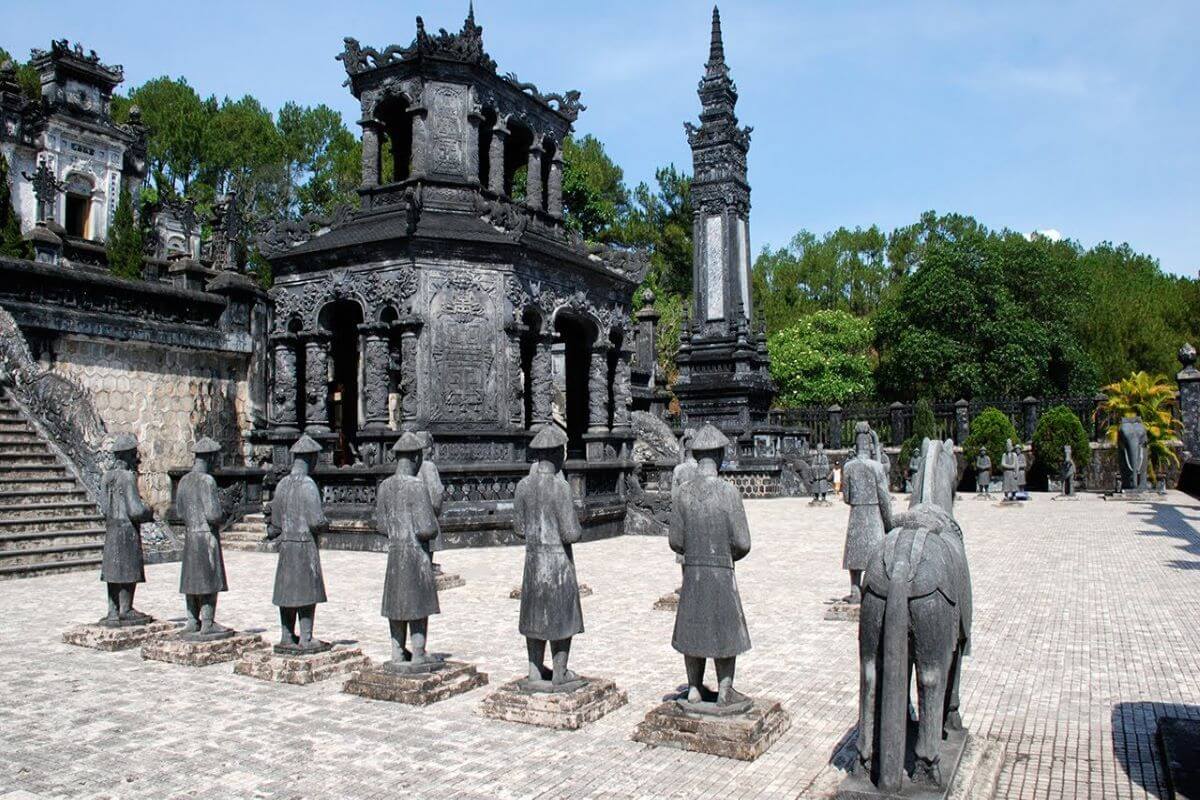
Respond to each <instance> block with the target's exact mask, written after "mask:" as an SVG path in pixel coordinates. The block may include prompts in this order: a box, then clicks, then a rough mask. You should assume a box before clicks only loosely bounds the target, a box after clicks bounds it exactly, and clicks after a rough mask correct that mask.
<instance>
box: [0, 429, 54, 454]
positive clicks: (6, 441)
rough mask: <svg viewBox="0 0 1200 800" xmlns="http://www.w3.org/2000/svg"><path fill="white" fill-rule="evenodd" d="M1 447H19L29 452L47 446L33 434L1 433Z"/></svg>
mask: <svg viewBox="0 0 1200 800" xmlns="http://www.w3.org/2000/svg"><path fill="white" fill-rule="evenodd" d="M0 446H4V447H19V448H22V449H26V450H27V449H29V448H34V447H42V448H44V447H45V446H46V444H45V442H43V441H42V440H41V439H39V438H38V437H37V436H36V435H34V434H33V433H31V432H25V431H12V432H8V431H0Z"/></svg>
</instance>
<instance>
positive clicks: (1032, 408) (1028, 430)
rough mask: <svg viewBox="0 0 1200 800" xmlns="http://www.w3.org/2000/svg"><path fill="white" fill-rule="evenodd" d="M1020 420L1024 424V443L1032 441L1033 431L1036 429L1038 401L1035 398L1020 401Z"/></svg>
mask: <svg viewBox="0 0 1200 800" xmlns="http://www.w3.org/2000/svg"><path fill="white" fill-rule="evenodd" d="M1021 419H1022V421H1023V422H1024V423H1025V441H1027V442H1032V441H1033V430H1034V428H1036V427H1037V421H1038V401H1037V398H1036V397H1026V398H1025V399H1024V400H1022V401H1021Z"/></svg>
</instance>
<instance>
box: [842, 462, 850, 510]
mask: <svg viewBox="0 0 1200 800" xmlns="http://www.w3.org/2000/svg"><path fill="white" fill-rule="evenodd" d="M847 465H848V464H847ZM847 465H843V466H842V502H843V503H845V504H846V505H850V471H849V470H848V469H846V466H847Z"/></svg>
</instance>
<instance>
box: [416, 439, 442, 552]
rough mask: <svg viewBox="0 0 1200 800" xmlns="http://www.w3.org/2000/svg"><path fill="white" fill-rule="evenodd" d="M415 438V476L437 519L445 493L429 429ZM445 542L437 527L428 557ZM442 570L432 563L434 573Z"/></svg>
mask: <svg viewBox="0 0 1200 800" xmlns="http://www.w3.org/2000/svg"><path fill="white" fill-rule="evenodd" d="M416 436H417V439H418V440H419V441H420V442H421V458H420V461H421V468H420V470H419V471H418V472H417V477H418V478H420V479H421V482H422V483H424V484H425V490H426V491H427V492H428V493H429V502H430V504H431V505H432V506H433V514H434V516H435V517H436V518H437V519H439V520H440V519H441V518H442V501H443V499H444V498H445V495H446V485H445V484H443V483H442V474H441V473H440V472H438V468H437V464H435V463H433V436H432V435H430V433H429V431H421V432H420V433H418V434H417V435H416ZM444 549H445V543H444V542H443V541H442V530H441V527H440V526H439V527H438V531H437V535H435V536H434V537H433V540H432V541H431V542H430V543H429V558H430V560H431V561H432V560H433V554H434V553H436V552H437V551H438V550H444ZM441 571H442V565H441V564H434V565H433V572H434V574H435V575H437V574H440V573H441Z"/></svg>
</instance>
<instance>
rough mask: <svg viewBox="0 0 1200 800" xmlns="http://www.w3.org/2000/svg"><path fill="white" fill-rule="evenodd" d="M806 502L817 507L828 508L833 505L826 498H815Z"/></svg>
mask: <svg viewBox="0 0 1200 800" xmlns="http://www.w3.org/2000/svg"><path fill="white" fill-rule="evenodd" d="M808 504H809V505H810V506H817V507H818V508H830V507H832V506H833V503H831V502H829V501H828V500H817V499H816V498H813V499H812V500H809V501H808Z"/></svg>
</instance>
